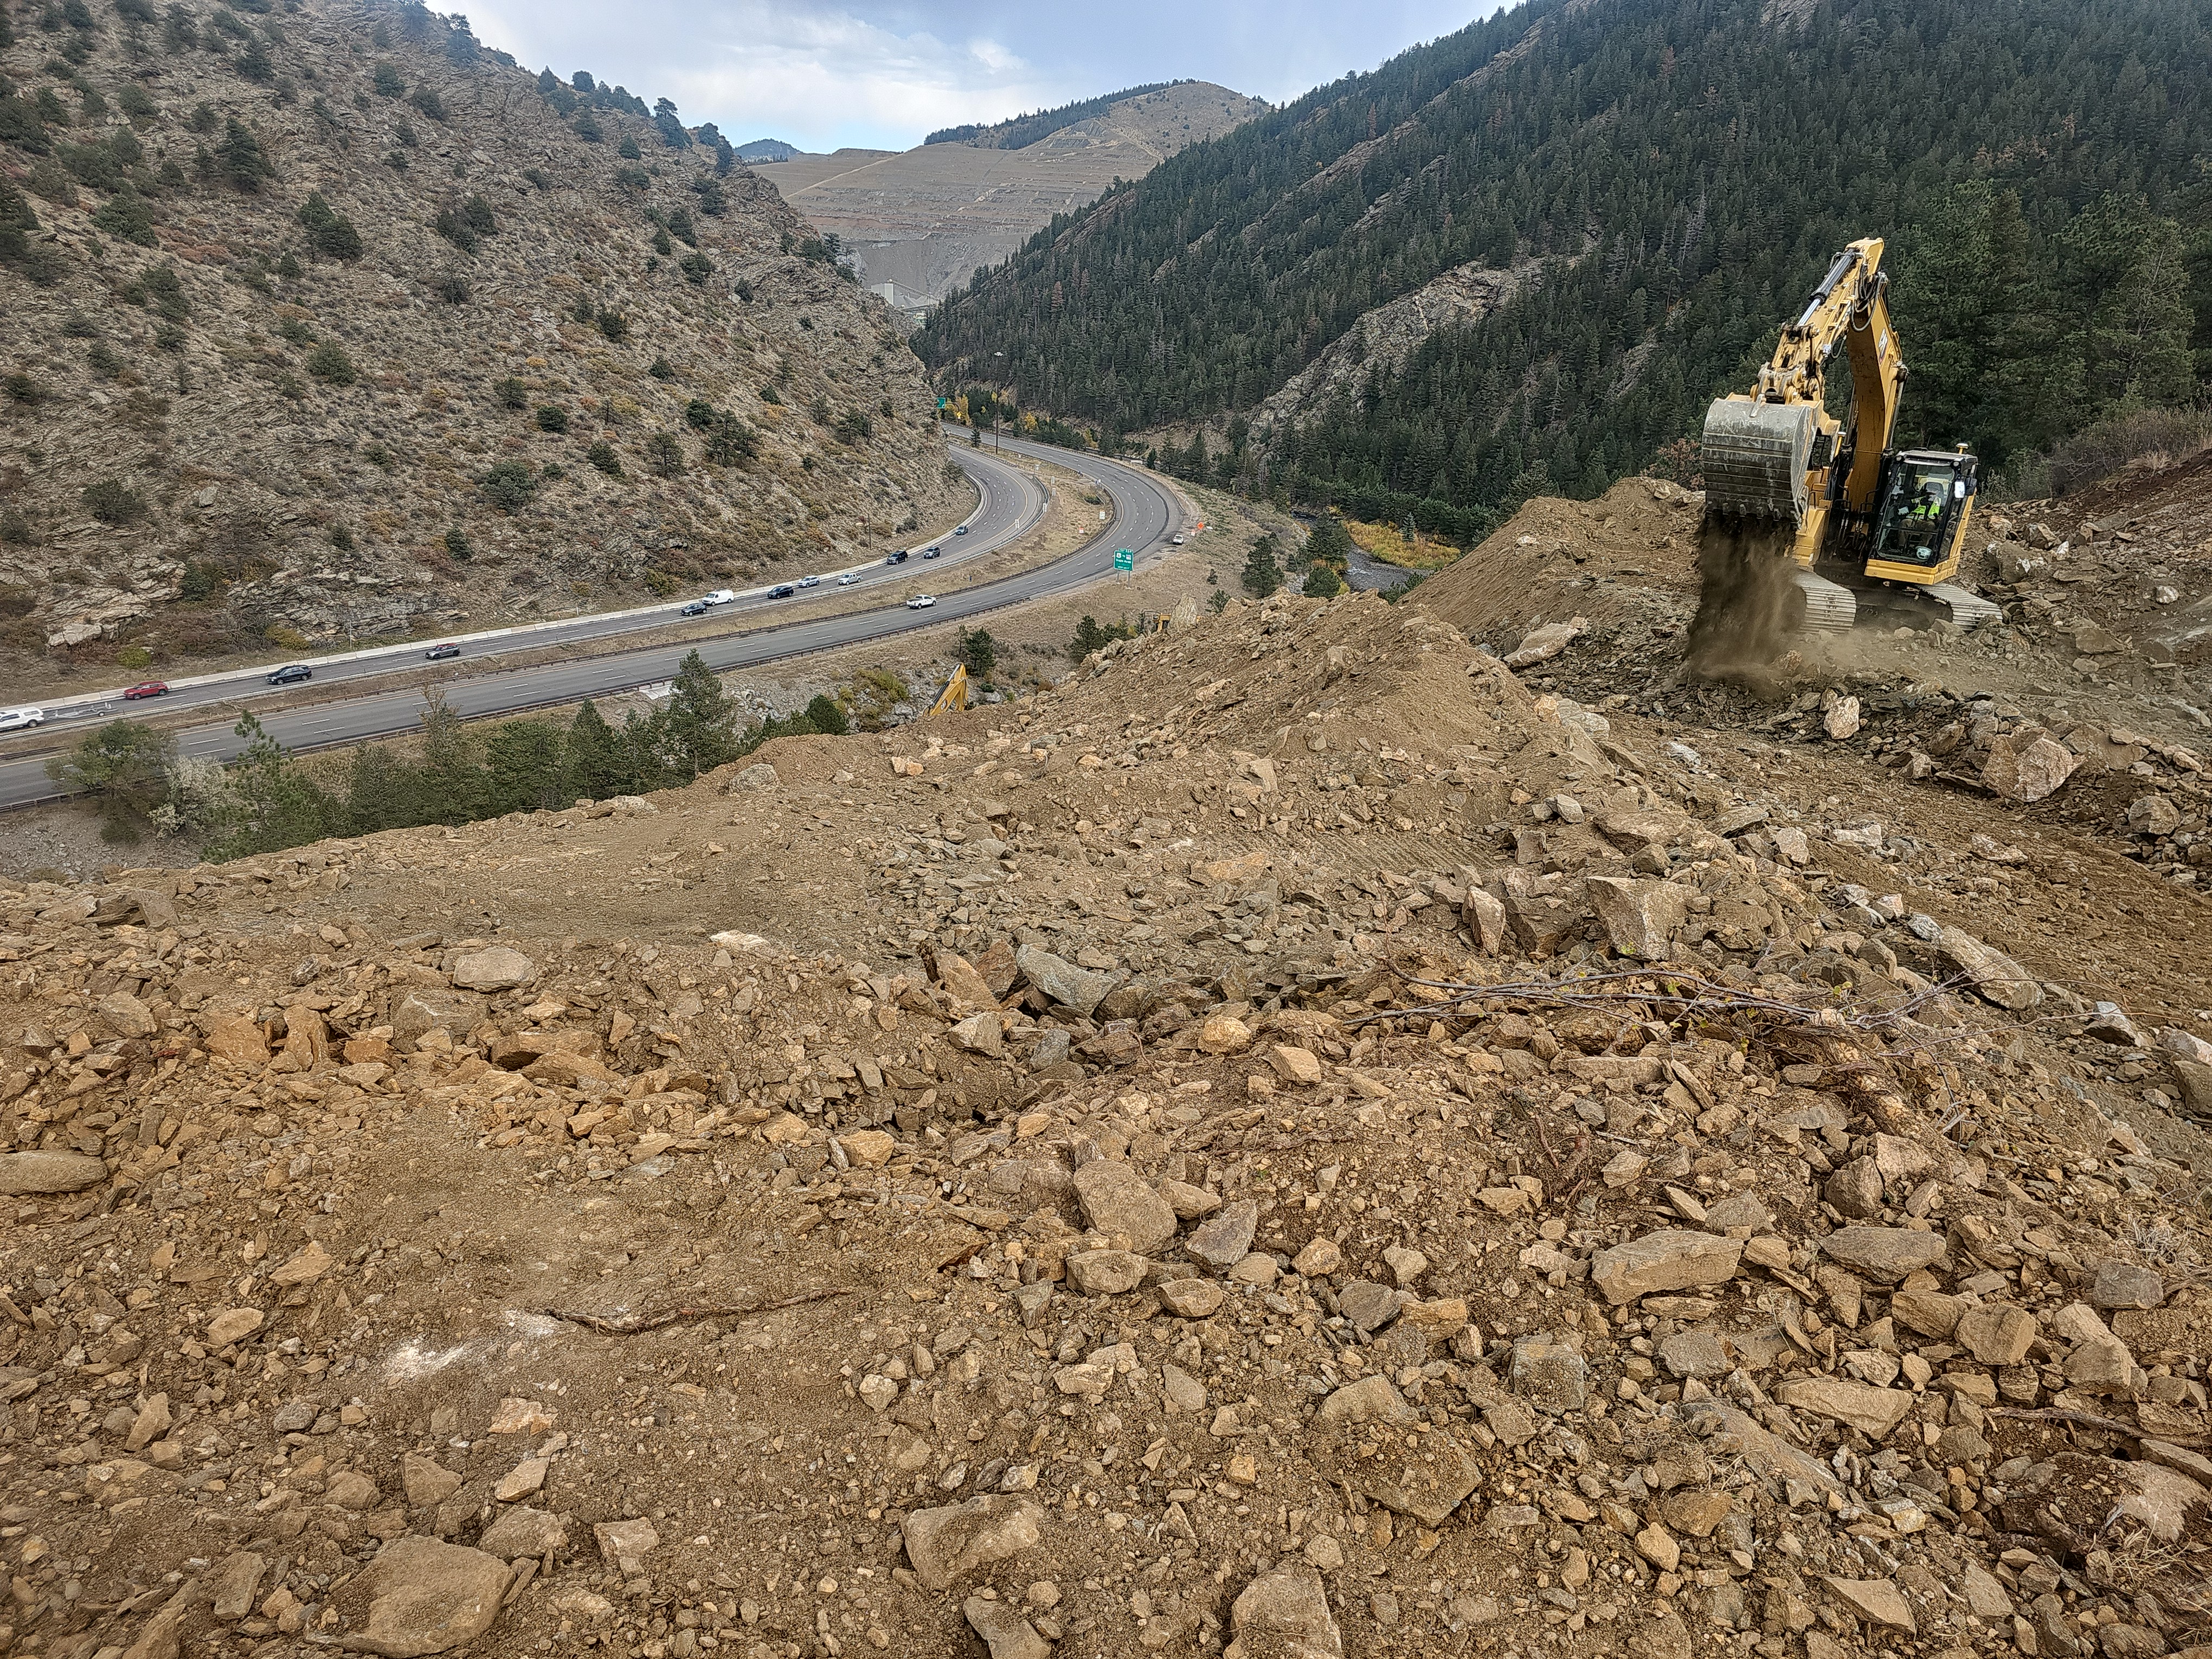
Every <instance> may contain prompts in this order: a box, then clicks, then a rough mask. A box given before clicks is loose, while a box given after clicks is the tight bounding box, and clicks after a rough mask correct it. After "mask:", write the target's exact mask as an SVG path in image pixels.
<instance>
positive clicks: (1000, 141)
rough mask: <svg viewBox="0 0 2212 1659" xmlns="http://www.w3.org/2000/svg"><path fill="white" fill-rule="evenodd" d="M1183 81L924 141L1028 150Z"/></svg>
mask: <svg viewBox="0 0 2212 1659" xmlns="http://www.w3.org/2000/svg"><path fill="white" fill-rule="evenodd" d="M1185 85H1188V82H1182V81H1152V82H1146V84H1145V85H1143V86H1141V87H1124V88H1121V91H1119V92H1109V93H1106V94H1103V95H1101V96H1099V97H1097V98H1083V99H1079V100H1076V101H1075V102H1074V103H1072V104H1062V105H1060V107H1059V108H1057V109H1041V110H1037V111H1035V112H1032V113H1030V114H1028V115H1018V116H1016V117H1014V118H1013V119H1012V120H1011V121H999V122H995V123H991V122H987V123H984V124H981V125H976V124H975V123H972V122H971V123H970V124H969V125H965V126H957V127H941V128H939V130H938V131H935V132H933V133H931V134H930V135H929V137H927V138H925V139H923V140H922V141H921V142H922V143H925V144H972V145H974V146H975V148H976V149H1028V148H1029V147H1030V145H1031V144H1034V143H1038V142H1039V141H1040V140H1042V139H1046V138H1049V137H1052V135H1053V134H1054V133H1055V132H1058V131H1060V129H1061V128H1062V127H1072V126H1073V125H1075V124H1076V123H1077V122H1079V121H1087V120H1089V119H1090V118H1091V117H1092V116H1094V115H1104V114H1106V113H1107V112H1109V111H1110V110H1111V109H1112V108H1113V107H1114V106H1115V105H1116V104H1126V103H1127V102H1129V101H1130V100H1133V99H1137V98H1142V97H1144V96H1145V95H1146V94H1148V93H1154V92H1165V91H1166V90H1167V89H1168V88H1170V87H1180V86H1185Z"/></svg>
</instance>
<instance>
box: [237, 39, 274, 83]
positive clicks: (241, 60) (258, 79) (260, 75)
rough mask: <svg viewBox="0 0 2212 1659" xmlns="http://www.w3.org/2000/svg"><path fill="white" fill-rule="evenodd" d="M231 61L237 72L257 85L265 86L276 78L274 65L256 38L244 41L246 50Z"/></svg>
mask: <svg viewBox="0 0 2212 1659" xmlns="http://www.w3.org/2000/svg"><path fill="white" fill-rule="evenodd" d="M233 61H234V64H235V65H236V67H237V70H238V72H239V73H240V75H242V76H245V77H246V79H247V80H249V81H251V82H254V84H256V85H257V86H266V85H268V84H269V82H271V81H274V80H275V79H276V64H272V63H270V61H269V54H268V53H267V52H264V51H263V50H262V49H261V43H260V42H259V41H258V40H249V41H248V42H246V50H245V51H244V52H240V53H239V54H238V56H237V58H235V59H234V60H233Z"/></svg>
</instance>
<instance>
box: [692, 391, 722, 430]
mask: <svg viewBox="0 0 2212 1659" xmlns="http://www.w3.org/2000/svg"><path fill="white" fill-rule="evenodd" d="M721 418H722V417H721V415H720V412H719V411H718V410H716V409H715V408H714V404H710V403H708V401H707V400H706V399H705V398H693V399H692V400H691V401H690V403H688V404H684V425H686V426H688V427H690V428H692V429H693V430H694V431H696V432H704V431H706V430H707V429H708V428H709V427H711V426H713V425H714V422H717V421H719V420H720V419H721Z"/></svg>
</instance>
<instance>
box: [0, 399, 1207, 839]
mask: <svg viewBox="0 0 2212 1659" xmlns="http://www.w3.org/2000/svg"><path fill="white" fill-rule="evenodd" d="M1002 453H1003V456H1004V457H1005V458H1006V459H1001V455H1000V454H995V453H993V452H992V451H991V450H988V449H987V450H983V451H981V452H979V451H975V450H973V449H971V448H969V446H968V445H967V444H966V443H965V442H963V441H956V442H955V444H954V445H953V447H952V456H953V459H955V460H957V461H958V462H959V463H960V464H961V465H962V466H963V467H965V468H967V469H968V470H969V476H971V477H975V478H977V480H978V482H979V483H981V485H982V486H983V488H984V489H985V500H984V503H983V505H982V506H981V507H979V508H978V510H977V514H976V517H975V519H973V520H970V521H969V522H970V524H971V526H973V527H972V528H971V529H970V531H969V534H967V535H966V536H963V537H962V538H959V539H960V543H962V544H967V543H976V542H979V543H980V546H979V547H978V549H977V554H980V553H982V552H987V551H990V550H992V549H993V548H994V547H996V546H1002V545H1004V544H1006V542H1008V541H1011V540H1012V539H1014V538H1015V537H1016V536H1018V535H1019V534H1020V533H1021V532H1023V531H1024V530H1026V529H1027V528H1028V527H1029V526H1031V525H1033V524H1034V523H1035V521H1036V517H1037V515H1038V513H1040V512H1041V511H1042V505H1043V502H1042V495H1041V494H1040V493H1039V491H1038V489H1037V485H1036V480H1035V479H1034V478H1032V477H1030V476H1029V475H1028V474H1027V473H1026V472H1025V471H1022V470H1021V469H1019V468H1018V467H1016V466H1014V465H1012V464H1011V458H1013V457H1032V458H1035V459H1040V460H1046V461H1050V462H1053V463H1054V464H1055V465H1060V466H1063V467H1066V468H1068V469H1070V470H1071V471H1075V472H1079V473H1080V474H1082V475H1083V476H1084V477H1087V478H1090V479H1091V480H1092V481H1093V482H1094V483H1097V484H1098V485H1099V487H1100V488H1101V489H1102V490H1103V492H1104V493H1105V494H1106V495H1108V496H1109V497H1110V498H1111V500H1112V501H1113V502H1114V507H1115V517H1114V522H1113V523H1112V524H1111V525H1109V526H1107V528H1106V529H1105V530H1104V531H1103V532H1102V533H1101V534H1100V535H1098V536H1097V537H1095V538H1092V539H1091V541H1089V542H1087V543H1085V544H1084V545H1083V546H1081V547H1079V548H1078V549H1076V550H1074V551H1073V552H1072V553H1066V554H1063V555H1061V556H1060V557H1059V558H1057V559H1054V560H1053V561H1052V562H1050V563H1048V564H1044V565H1040V566H1038V567H1037V568H1035V569H1033V570H1026V571H1023V572H1021V573H1019V574H1015V575H1012V576H1006V577H1004V578H1001V579H1000V580H997V581H994V582H987V583H984V584H982V585H981V586H976V587H972V588H969V589H967V590H965V591H963V592H957V593H946V594H943V595H941V596H939V599H938V600H937V603H936V604H935V605H933V606H932V607H930V608H928V609H927V610H921V611H910V610H908V609H907V608H906V606H905V605H904V603H903V596H904V595H905V594H907V593H908V592H911V591H912V589H913V588H914V587H915V586H924V587H926V586H927V579H928V578H929V577H931V576H933V575H934V574H935V573H936V572H938V571H939V570H942V569H944V568H945V566H946V565H947V564H949V563H951V562H953V561H952V557H951V555H952V550H953V547H954V545H955V544H953V542H952V540H951V538H950V537H949V536H947V537H945V538H940V542H939V544H940V545H943V546H944V547H945V557H944V558H942V559H939V560H937V561H933V562H928V563H924V562H922V561H921V557H920V555H919V554H918V553H917V554H916V555H915V556H914V557H912V558H910V559H908V561H907V562H905V563H904V564H902V565H899V566H896V568H887V567H885V566H884V565H882V564H881V563H880V562H878V563H876V564H873V565H868V566H860V567H855V568H856V569H859V570H862V571H865V572H866V573H867V574H866V580H867V581H868V582H870V583H872V584H876V585H878V586H881V585H885V584H888V583H890V582H892V581H896V582H897V583H898V585H899V592H900V594H901V595H902V599H901V601H900V602H899V603H896V604H893V605H890V606H888V607H887V608H884V609H881V610H873V611H855V612H853V613H851V614H848V615H845V616H837V617H821V618H818V619H817V620H813V621H804V622H791V623H780V624H779V623H775V622H773V621H771V620H769V618H770V617H772V616H773V614H774V613H775V611H776V610H778V609H780V608H783V607H786V606H788V605H790V604H791V601H788V600H776V601H771V600H768V599H765V598H755V597H752V596H750V595H749V596H747V597H745V598H744V599H740V600H739V601H738V605H736V606H732V607H729V608H726V609H724V610H722V611H717V612H714V613H712V614H715V615H719V616H724V617H727V616H730V615H732V614H740V615H742V614H746V613H748V612H750V613H755V614H758V615H759V616H760V617H761V620H762V623H763V625H762V626H760V627H758V628H756V629H750V630H748V631H747V632H745V633H743V634H732V635H726V636H724V637H722V638H719V639H710V640H702V641H696V642H687V643H684V644H679V645H658V646H648V647H641V648H639V649H637V650H633V651H622V652H612V653H606V654H604V655H599V656H592V657H583V658H579V659H575V660H573V661H562V662H549V663H540V664H538V665H532V666H529V667H524V668H516V669H512V670H509V671H506V672H503V673H496V674H484V675H479V676H477V677H475V678H465V679H455V680H453V681H450V682H448V683H447V684H445V685H444V687H443V690H444V692H445V696H446V702H447V707H449V708H452V709H453V710H454V711H455V712H456V713H458V714H460V715H462V716H463V717H464V718H465V719H469V720H481V719H483V718H485V717H487V716H490V715H497V714H514V713H518V712H520V711H522V710H525V709H530V708H548V707H552V706H556V705H559V704H562V703H569V702H580V701H581V700H582V699H584V698H586V697H601V696H613V695H615V694H617V693H620V692H625V691H631V690H636V689H637V688H638V687H640V686H645V685H651V684H656V683H657V682H659V681H662V680H666V679H669V678H671V677H672V676H673V675H674V674H675V672H676V669H677V666H678V664H679V663H681V662H682V661H683V659H684V655H685V653H688V652H690V651H692V650H696V651H697V652H698V653H700V655H701V656H702V657H703V658H704V659H706V662H707V665H708V667H709V668H712V669H714V670H715V671H717V672H721V673H727V672H730V671H732V670H736V669H741V668H750V667H755V666H757V665H760V664H763V663H768V662H775V661H778V660H781V659H785V658H789V657H799V656H805V655H807V654H809V653H813V652H817V651H829V650H834V649H837V648H839V647H844V646H848V645H856V644H860V643H863V642H865V641H869V640H876V639H884V638H887V637H889V636H890V635H894V634H901V633H905V632H907V631H908V630H909V629H916V628H929V627H934V626H937V625H938V624H939V623H950V622H965V621H968V620H970V619H972V618H974V617H981V616H983V615H985V614H987V612H989V611H996V610H1000V609H1002V608H1004V607H1005V606H1007V605H1018V604H1021V603H1023V602H1024V601H1026V600H1029V599H1042V598H1045V597H1047V596H1048V595H1051V594H1056V593H1063V592H1068V591H1070V590H1072V589H1074V588H1078V587H1081V586H1085V585H1087V584H1089V583H1091V582H1094V581H1097V580H1102V579H1104V578H1107V577H1110V576H1111V575H1112V574H1113V571H1114V552H1115V549H1117V548H1124V547H1126V548H1128V549H1131V550H1133V551H1134V552H1135V553H1136V555H1137V556H1138V558H1139V561H1142V560H1144V559H1145V558H1146V556H1147V555H1148V554H1150V555H1151V556H1158V555H1159V554H1160V553H1162V552H1164V550H1165V544H1167V542H1168V539H1169V538H1170V537H1171V536H1172V535H1174V534H1175V532H1176V531H1177V530H1179V529H1180V528H1181V527H1182V514H1181V509H1180V508H1179V507H1178V506H1177V504H1176V500H1175V497H1174V496H1173V495H1170V493H1169V491H1168V490H1167V489H1165V488H1164V486H1162V485H1161V484H1160V483H1158V482H1156V481H1155V480H1154V479H1153V478H1152V477H1150V476H1149V475H1147V474H1146V472H1145V471H1143V470H1142V469H1141V468H1136V467H1129V466H1124V465H1121V463H1119V462H1116V461H1109V460H1103V459H1099V458H1098V457H1096V456H1090V455H1084V454H1079V453H1075V452H1073V451H1070V450H1065V449H1055V448H1053V447H1050V446H1048V445H1043V444H1031V443H1027V442H1024V441H1017V440H1014V439H1011V438H1009V439H1005V440H1003V441H1002ZM1024 492H1026V493H1024ZM960 551H961V554H962V556H963V558H966V557H973V556H976V554H970V553H969V552H968V550H967V548H966V547H965V546H964V545H963V546H962V547H961V549H960ZM824 574H825V576H829V575H830V574H832V573H827V572H825V573H824ZM764 591H765V590H763V593H764ZM813 591H814V592H817V593H820V592H832V591H834V589H833V588H831V587H830V586H829V582H828V581H825V583H824V586H823V587H822V588H819V589H816V590H813ZM675 613H676V607H675V606H674V605H665V606H656V607H653V609H652V610H651V611H645V612H630V613H626V614H625V616H622V617H585V618H578V619H576V620H575V621H574V622H573V623H549V624H545V625H544V626H543V627H538V628H532V629H523V630H507V631H506V632H503V633H501V635H498V636H497V641H496V642H497V645H498V646H499V647H500V648H503V649H509V650H512V649H519V648H524V647H529V648H535V647H540V646H543V645H545V644H549V643H560V642H564V641H575V640H589V639H595V638H605V637H606V636H607V635H611V634H618V633H620V632H623V631H624V630H625V629H638V628H658V627H664V626H665V625H667V624H668V623H671V621H674V620H676V619H677V618H676V614H675ZM571 629H574V630H592V631H574V632H571V631H565V630H571ZM465 648H466V647H465ZM422 649H423V647H422V645H421V644H420V643H419V642H418V643H416V644H413V645H410V646H407V647H402V648H401V649H400V650H398V651H397V652H378V653H371V655H370V657H369V659H368V663H369V664H373V665H368V664H364V665H362V666H360V667H358V668H356V666H355V665H354V659H347V660H346V661H344V662H343V663H340V664H338V665H334V666H333V667H331V668H330V669H328V670H326V669H324V668H320V667H319V668H317V669H316V671H315V678H316V680H317V682H318V683H319V684H320V683H323V682H324V681H325V680H326V679H328V678H333V677H340V678H343V677H351V676H352V675H353V674H355V673H356V672H358V673H359V674H361V675H362V676H364V677H366V676H369V675H374V674H377V673H389V672H391V671H392V670H393V669H394V668H395V667H413V666H415V665H417V664H419V663H420V661H421V659H422ZM476 654H478V655H481V654H482V651H478V652H477V653H476ZM310 660H311V659H310ZM218 684H219V685H220V688H221V689H219V690H210V691H209V692H207V694H206V700H210V701H212V700H215V699H218V698H219V699H222V700H225V701H227V702H230V703H231V704H233V705H234V706H235V704H236V702H238V701H239V700H240V699H241V698H243V697H246V696H252V695H255V694H258V693H260V692H262V691H264V690H267V688H266V687H264V685H263V684H262V683H261V676H260V674H259V673H258V672H257V673H256V674H254V675H252V676H248V677H245V678H243V679H240V678H225V679H224V680H222V681H221V682H219V683H218ZM194 690H195V691H197V688H194ZM186 695H187V694H186V693H185V692H173V693H172V694H171V696H170V698H168V699H166V700H165V702H167V703H168V705H169V706H170V707H174V706H175V703H176V702H178V701H180V700H183V699H184V698H185V696H186ZM123 707H124V705H122V704H120V703H118V704H116V705H115V707H114V708H112V709H110V710H108V711H106V714H107V716H108V717H112V715H113V714H116V713H119V712H120V710H121V708H123ZM130 707H131V708H132V709H133V710H134V711H135V710H136V709H137V705H136V704H132V705H130ZM422 709H423V696H422V688H420V687H418V686H412V685H410V686H406V687H403V688H396V689H392V690H385V691H374V690H368V688H366V687H364V690H363V695H362V696H358V697H350V698H347V699H345V700H344V701H343V702H324V703H319V704H315V705H313V706H311V707H308V708H297V709H291V710H287V711H282V712H276V713H271V714H267V715H264V717H263V720H262V724H263V726H264V727H265V728H266V729H267V731H268V732H269V734H270V736H271V737H273V738H276V740H277V741H278V742H279V743H281V744H283V745H284V746H285V747H286V748H288V749H295V750H300V749H327V748H331V747H336V746H339V745H343V744H353V743H361V742H363V741H365V740H367V739H369V738H385V737H392V736H397V735H398V734H400V733H403V732H411V731H414V730H416V728H417V727H418V726H419V725H420V724H421V720H422ZM90 723H91V722H90V720H78V721H75V722H72V726H88V725H89V724H90ZM234 724H235V719H234V716H232V715H230V714H225V716H224V717H223V718H222V720H218V721H215V722H212V723H210V724H209V725H206V726H192V727H188V728H185V729H184V730H180V731H179V732H176V738H177V749H178V752H179V754H182V755H186V756H195V757H206V758H210V759H215V760H229V759H231V758H233V757H235V756H237V755H238V754H239V753H240V752H241V751H242V750H244V748H245V744H244V743H243V742H242V741H241V740H240V738H239V737H238V736H237V734H236V733H235V732H234V731H233V729H232V727H233V726H234ZM52 729H53V728H52V726H48V727H47V728H46V730H48V731H49V732H51V731H52ZM70 729H71V728H70V727H64V731H67V730H70ZM45 762H46V757H45V756H44V755H35V756H27V757H22V758H21V759H15V760H9V761H6V762H0V809H5V808H9V807H16V806H28V805H35V804H37V803H38V802H40V801H43V800H52V799H58V798H59V797H60V792H59V791H58V790H57V789H56V788H55V787H54V786H53V784H52V781H50V780H49V779H48V778H47V776H46V765H45Z"/></svg>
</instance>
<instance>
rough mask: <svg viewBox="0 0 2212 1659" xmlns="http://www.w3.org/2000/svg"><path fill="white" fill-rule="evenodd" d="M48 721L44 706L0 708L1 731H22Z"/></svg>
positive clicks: (42, 724)
mask: <svg viewBox="0 0 2212 1659" xmlns="http://www.w3.org/2000/svg"><path fill="white" fill-rule="evenodd" d="M45 724H46V710H45V709H43V708H0V732H21V731H24V730H26V729H27V728H29V727H31V726H44V725H45Z"/></svg>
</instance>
